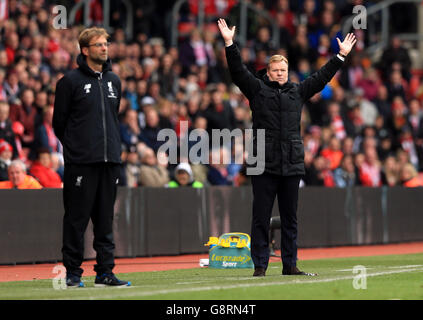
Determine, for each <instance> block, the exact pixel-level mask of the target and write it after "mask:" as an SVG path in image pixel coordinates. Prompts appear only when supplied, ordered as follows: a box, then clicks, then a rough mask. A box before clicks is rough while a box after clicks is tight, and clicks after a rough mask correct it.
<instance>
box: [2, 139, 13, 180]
mask: <svg viewBox="0 0 423 320" xmlns="http://www.w3.org/2000/svg"><path fill="white" fill-rule="evenodd" d="M12 152H13V149H12V146H11V145H10V144H9V143H7V141H5V140H3V139H0V181H6V180H9V175H8V172H7V168H8V166H9V165H10V163H11V162H12Z"/></svg>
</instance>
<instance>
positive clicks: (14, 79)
mask: <svg viewBox="0 0 423 320" xmlns="http://www.w3.org/2000/svg"><path fill="white" fill-rule="evenodd" d="M8 65H10V64H9V63H8ZM3 90H4V91H5V93H6V97H7V102H9V103H10V104H15V103H17V99H18V98H19V94H20V91H21V85H20V84H19V78H18V73H17V71H16V70H14V69H10V70H9V71H8V72H7V75H6V81H5V82H4V84H3Z"/></svg>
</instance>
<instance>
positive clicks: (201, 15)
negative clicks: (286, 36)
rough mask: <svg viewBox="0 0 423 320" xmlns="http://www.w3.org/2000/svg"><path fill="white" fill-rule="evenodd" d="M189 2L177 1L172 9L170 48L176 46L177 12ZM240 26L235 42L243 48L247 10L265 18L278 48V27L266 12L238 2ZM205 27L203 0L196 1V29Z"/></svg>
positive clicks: (241, 0)
mask: <svg viewBox="0 0 423 320" xmlns="http://www.w3.org/2000/svg"><path fill="white" fill-rule="evenodd" d="M188 1H189V0H178V1H177V2H176V3H175V5H174V6H173V9H172V33H171V46H172V47H176V46H177V45H178V37H179V29H178V24H179V11H180V10H181V7H182V5H183V4H185V3H188ZM239 3H240V4H241V5H240V25H239V26H237V30H239V34H238V35H237V41H238V42H239V43H240V45H241V46H245V44H246V42H247V13H248V10H253V11H254V12H255V13H256V14H258V15H260V16H263V17H264V18H266V19H267V20H268V21H269V23H270V25H271V26H272V42H273V43H274V45H275V46H276V48H278V47H279V26H278V25H277V23H276V22H275V21H274V19H273V18H272V17H271V16H270V15H269V13H268V12H266V11H263V10H261V9H259V8H257V7H256V6H255V5H254V4H251V3H249V2H245V1H243V0H240V1H239ZM204 25H205V13H204V0H198V19H197V27H198V28H199V29H200V30H201V29H203V27H204Z"/></svg>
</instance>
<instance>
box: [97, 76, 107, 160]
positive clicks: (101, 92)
mask: <svg viewBox="0 0 423 320" xmlns="http://www.w3.org/2000/svg"><path fill="white" fill-rule="evenodd" d="M97 80H98V85H99V87H100V96H101V111H102V118H103V134H104V162H107V161H108V159H107V128H106V106H105V104H104V92H103V84H102V81H101V80H102V73H100V74H99V76H98V78H97Z"/></svg>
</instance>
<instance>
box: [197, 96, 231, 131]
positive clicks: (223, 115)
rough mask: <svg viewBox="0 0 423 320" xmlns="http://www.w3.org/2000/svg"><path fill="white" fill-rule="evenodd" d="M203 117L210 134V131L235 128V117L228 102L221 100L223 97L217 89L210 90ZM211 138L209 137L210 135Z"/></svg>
mask: <svg viewBox="0 0 423 320" xmlns="http://www.w3.org/2000/svg"><path fill="white" fill-rule="evenodd" d="M203 116H204V117H205V118H206V119H207V130H208V132H209V134H211V130H212V129H225V128H227V129H229V130H232V129H234V128H235V117H234V112H233V110H232V107H231V106H230V104H229V102H228V101H226V100H223V95H222V93H221V92H220V91H219V90H218V89H216V88H215V89H212V92H211V102H210V104H209V105H208V107H207V109H206V110H205V111H204V113H203ZM210 136H211V135H210Z"/></svg>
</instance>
